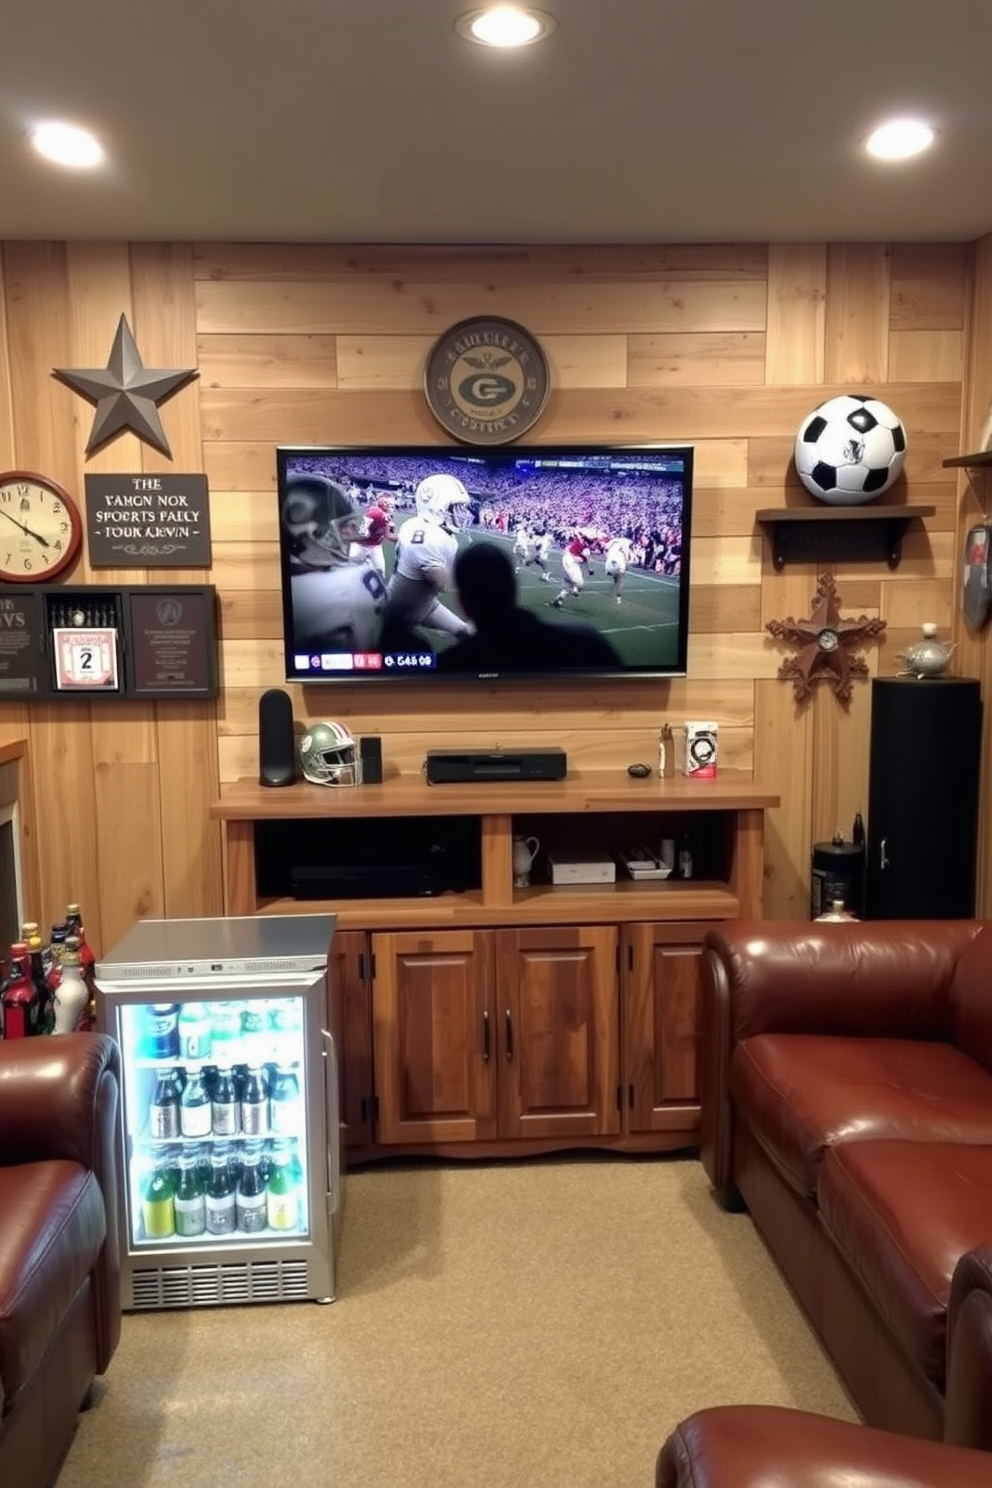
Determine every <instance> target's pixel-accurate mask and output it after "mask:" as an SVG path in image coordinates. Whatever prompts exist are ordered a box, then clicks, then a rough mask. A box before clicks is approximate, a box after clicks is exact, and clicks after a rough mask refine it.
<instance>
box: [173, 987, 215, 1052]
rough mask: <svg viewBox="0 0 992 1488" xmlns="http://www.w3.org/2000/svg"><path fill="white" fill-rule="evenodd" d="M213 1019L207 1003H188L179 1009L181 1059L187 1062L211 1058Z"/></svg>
mask: <svg viewBox="0 0 992 1488" xmlns="http://www.w3.org/2000/svg"><path fill="white" fill-rule="evenodd" d="M210 1046H211V1018H210V1009H209V1008H208V1007H207V1004H206V1003H205V1002H186V1003H184V1004H183V1006H182V1007H181V1008H180V1009H179V1057H180V1059H185V1060H187V1061H194V1062H195V1061H197V1060H199V1061H203V1060H205V1059H209V1058H210Z"/></svg>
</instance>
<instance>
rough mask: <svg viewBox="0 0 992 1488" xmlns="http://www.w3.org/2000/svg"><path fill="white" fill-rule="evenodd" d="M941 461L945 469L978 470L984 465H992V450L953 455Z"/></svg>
mask: <svg viewBox="0 0 992 1488" xmlns="http://www.w3.org/2000/svg"><path fill="white" fill-rule="evenodd" d="M940 463H941V464H942V465H943V467H944V469H945V470H962V469H969V470H978V469H979V468H980V467H981V466H983V465H992V450H979V451H978V453H977V454H974V455H952V456H951V458H950V459H949V460H941V462H940Z"/></svg>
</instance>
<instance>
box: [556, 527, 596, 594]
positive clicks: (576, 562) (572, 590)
mask: <svg viewBox="0 0 992 1488" xmlns="http://www.w3.org/2000/svg"><path fill="white" fill-rule="evenodd" d="M586 563H588V564H590V565H591V563H592V548H591V546H590V543H589V539H588V538H587V537H585V536H584V534H583V533H581V532H576V534H575V536H574V537H573V538H572V540H571V542H569V543H567V544H566V547H565V551H564V552H563V553H562V555H561V572H562V586H561V589H560V590H559V592H558V593H557V594H556V595H555V597H554V599H550V600H548V603H549V604H551V605H554V607H555V609H556V610H560V609H561V608H562V606H563V604H564V603H565V600H566V599H568V598H572V599H577V598H578V597H579V595H580V594H581V593H582V586H583V584H584V583H585V578H584V576H583V572H582V567H583V564H586ZM589 572H590V573H591V572H592V568H591V566H590V569H589Z"/></svg>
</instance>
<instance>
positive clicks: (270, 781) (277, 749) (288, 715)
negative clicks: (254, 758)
mask: <svg viewBox="0 0 992 1488" xmlns="http://www.w3.org/2000/svg"><path fill="white" fill-rule="evenodd" d="M295 779H296V735H295V734H294V732H293V704H292V703H291V701H290V698H289V693H288V692H283V691H282V690H281V689H280V688H278V687H270V688H269V690H268V692H263V693H262V696H261V697H260V698H259V700H258V782H259V784H260V785H292V784H293V781H294V780H295Z"/></svg>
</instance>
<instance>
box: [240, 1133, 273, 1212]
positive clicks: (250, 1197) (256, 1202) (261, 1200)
mask: <svg viewBox="0 0 992 1488" xmlns="http://www.w3.org/2000/svg"><path fill="white" fill-rule="evenodd" d="M261 1159H262V1144H261V1143H260V1142H246V1143H245V1148H244V1154H243V1160H242V1164H241V1173H240V1176H239V1178H238V1189H237V1194H236V1196H235V1215H236V1218H237V1223H238V1229H239V1230H243V1231H244V1233H245V1234H246V1235H257V1234H258V1233H259V1231H260V1230H264V1229H265V1226H266V1224H267V1223H268V1195H267V1193H266V1187H265V1179H264V1178H263V1177H262V1167H261Z"/></svg>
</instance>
